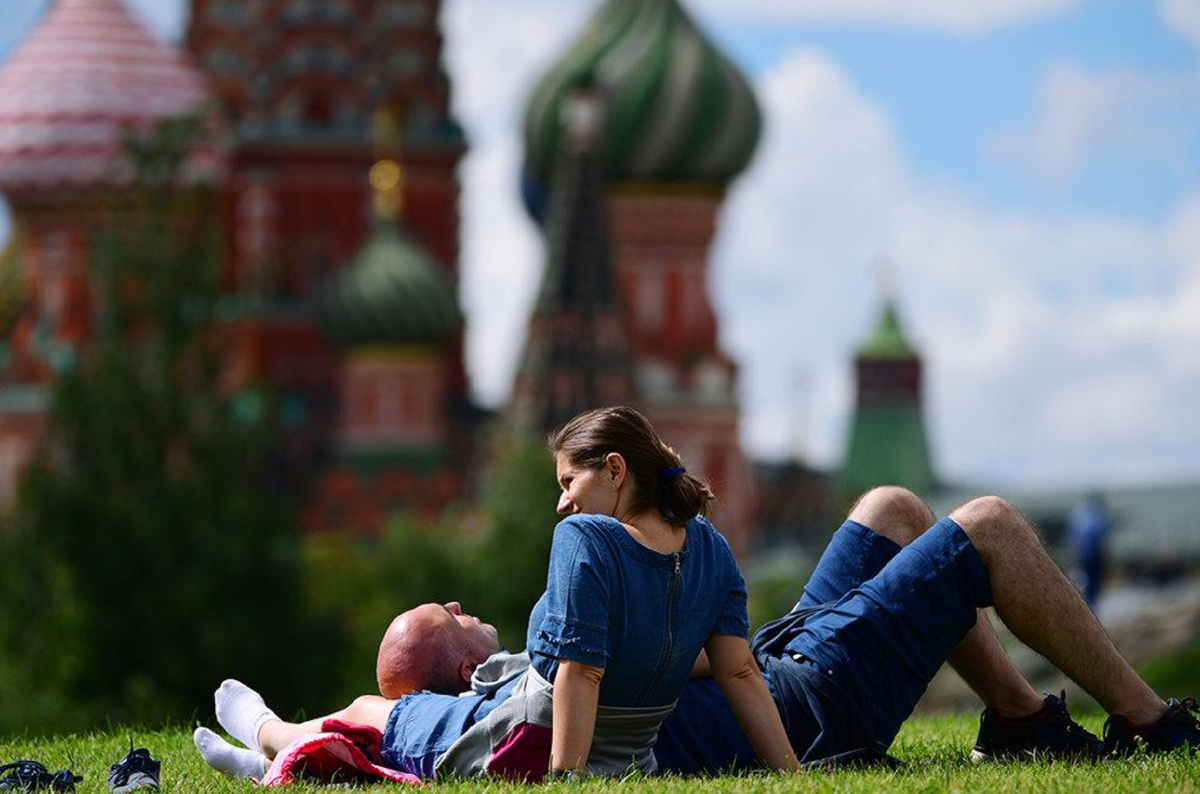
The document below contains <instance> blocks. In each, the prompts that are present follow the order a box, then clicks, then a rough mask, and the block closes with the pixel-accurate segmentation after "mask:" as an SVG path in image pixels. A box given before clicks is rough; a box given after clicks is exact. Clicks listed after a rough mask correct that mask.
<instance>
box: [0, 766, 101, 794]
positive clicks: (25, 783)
mask: <svg viewBox="0 0 1200 794" xmlns="http://www.w3.org/2000/svg"><path fill="white" fill-rule="evenodd" d="M5 772H8V774H7V775H4V776H3V777H0V791H14V792H15V791H20V792H22V793H24V792H30V791H41V790H42V789H46V788H48V789H51V790H53V791H74V790H75V784H76V783H78V782H79V781H81V780H83V775H76V774H75V773H74V772H72V771H71V770H69V769H60V770H58V771H57V772H55V773H54V774H51V773H50V770H48V769H46V767H44V766H42V765H41V764H39V763H38V762H37V761H17V762H15V763H12V764H5V765H4V766H0V774H3V773H5Z"/></svg>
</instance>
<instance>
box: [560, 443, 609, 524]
mask: <svg viewBox="0 0 1200 794" xmlns="http://www.w3.org/2000/svg"><path fill="white" fill-rule="evenodd" d="M555 463H556V467H557V469H558V486H559V487H560V488H562V496H560V497H558V514H559V515H561V516H569V515H573V514H575V513H599V514H601V515H606V516H611V515H613V514H614V511H615V510H616V507H617V499H618V497H619V496H620V489H619V487H618V485H619V482H618V478H616V477H615V476H614V472H613V471H612V470H611V467H610V466H607V465H606V466H603V467H601V468H599V469H585V468H582V467H580V466H576V465H574V464H573V463H571V461H570V460H568V459H567V456H566V454H565V453H563V452H560V453H558V455H557V457H556V458H555Z"/></svg>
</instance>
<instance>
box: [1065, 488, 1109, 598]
mask: <svg viewBox="0 0 1200 794" xmlns="http://www.w3.org/2000/svg"><path fill="white" fill-rule="evenodd" d="M1111 529H1112V520H1111V519H1110V518H1109V515H1108V507H1107V506H1106V505H1105V503H1104V497H1103V496H1101V495H1100V494H1099V493H1095V492H1093V493H1090V494H1088V495H1087V496H1086V497H1085V498H1084V500H1083V501H1082V502H1080V503H1079V504H1078V505H1076V506H1075V507H1074V509H1072V510H1071V513H1070V515H1068V516H1067V537H1068V538H1069V540H1070V543H1071V550H1072V551H1073V552H1074V553H1075V567H1076V569H1077V570H1078V574H1077V578H1078V579H1079V580H1080V581H1079V582H1078V584H1079V586H1080V588H1081V589H1082V590H1083V598H1084V600H1085V601H1087V603H1088V606H1089V607H1091V608H1092V610H1095V608H1096V600H1097V599H1099V598H1100V588H1101V586H1102V584H1103V581H1104V573H1105V569H1106V568H1107V565H1108V533H1109V531H1110V530H1111Z"/></svg>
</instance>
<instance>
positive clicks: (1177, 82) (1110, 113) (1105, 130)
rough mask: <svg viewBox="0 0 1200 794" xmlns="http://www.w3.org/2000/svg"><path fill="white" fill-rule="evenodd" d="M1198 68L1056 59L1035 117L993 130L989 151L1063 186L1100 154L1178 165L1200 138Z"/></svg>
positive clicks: (1048, 182) (1155, 164)
mask: <svg viewBox="0 0 1200 794" xmlns="http://www.w3.org/2000/svg"><path fill="white" fill-rule="evenodd" d="M1198 99H1200V79H1198V78H1197V76H1196V75H1192V74H1187V75H1182V76H1178V75H1172V76H1158V77H1150V76H1147V75H1144V74H1139V73H1135V72H1129V71H1111V72H1106V73H1096V72H1090V71H1087V70H1085V69H1084V68H1083V67H1081V66H1079V65H1077V64H1073V63H1058V64H1055V65H1054V66H1052V67H1050V68H1049V69H1048V70H1047V72H1046V74H1045V75H1044V76H1043V78H1042V81H1041V85H1040V86H1039V89H1038V99H1037V108H1036V116H1035V118H1034V119H1033V121H1032V122H1031V123H1030V124H1029V125H1028V126H1027V127H1023V128H1010V129H1005V130H1000V131H998V132H997V133H995V134H994V135H993V136H992V137H991V139H990V140H989V142H988V151H989V153H990V154H991V155H992V157H994V158H995V159H996V160H998V161H1000V162H1004V163H1011V164H1015V165H1017V166H1018V167H1020V168H1021V169H1023V170H1024V171H1025V172H1026V173H1027V174H1028V175H1029V176H1030V177H1032V178H1033V179H1035V180H1036V181H1037V182H1039V183H1041V184H1043V185H1049V186H1058V185H1062V184H1064V183H1066V182H1067V181H1069V180H1070V179H1072V178H1074V177H1075V176H1077V175H1078V174H1079V173H1080V171H1081V170H1082V169H1083V168H1084V167H1085V166H1087V165H1088V164H1089V162H1092V161H1094V160H1096V159H1098V158H1100V157H1101V156H1106V155H1113V154H1116V155H1122V156H1133V157H1136V158H1137V159H1138V160H1139V161H1141V162H1142V163H1143V164H1144V166H1145V167H1146V168H1153V169H1155V170H1156V172H1157V171H1158V169H1166V170H1167V171H1175V172H1178V171H1179V169H1180V168H1181V167H1182V166H1183V165H1184V164H1185V163H1187V162H1188V161H1189V158H1190V155H1191V153H1192V149H1193V147H1194V145H1195V137H1196V136H1195V121H1196V119H1195V114H1194V110H1191V109H1192V108H1195V107H1196V105H1197V100H1198Z"/></svg>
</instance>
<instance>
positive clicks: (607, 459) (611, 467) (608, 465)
mask: <svg viewBox="0 0 1200 794" xmlns="http://www.w3.org/2000/svg"><path fill="white" fill-rule="evenodd" d="M604 471H605V472H607V473H608V476H609V479H610V480H611V481H612V487H613V489H614V490H616V489H618V488H620V487H621V486H622V485H624V484H625V477H626V476H627V475H628V474H629V467H628V465H627V464H626V463H625V458H624V457H622V456H621V453H619V452H610V453H608V454H607V455H605V456H604Z"/></svg>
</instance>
